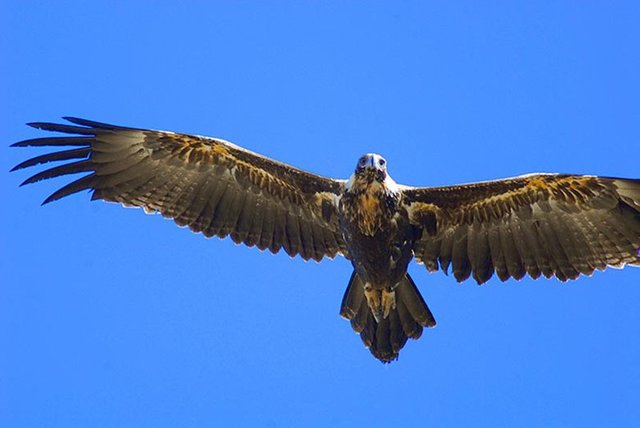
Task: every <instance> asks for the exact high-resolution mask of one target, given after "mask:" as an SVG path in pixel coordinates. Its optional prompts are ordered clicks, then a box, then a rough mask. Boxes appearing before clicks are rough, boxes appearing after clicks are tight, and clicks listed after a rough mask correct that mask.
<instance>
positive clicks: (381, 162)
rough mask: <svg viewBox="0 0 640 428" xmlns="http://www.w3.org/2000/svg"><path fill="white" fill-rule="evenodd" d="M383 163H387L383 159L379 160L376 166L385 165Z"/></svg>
mask: <svg viewBox="0 0 640 428" xmlns="http://www.w3.org/2000/svg"><path fill="white" fill-rule="evenodd" d="M385 163H387V161H386V160H384V159H380V160H379V161H378V165H380V166H384V164H385Z"/></svg>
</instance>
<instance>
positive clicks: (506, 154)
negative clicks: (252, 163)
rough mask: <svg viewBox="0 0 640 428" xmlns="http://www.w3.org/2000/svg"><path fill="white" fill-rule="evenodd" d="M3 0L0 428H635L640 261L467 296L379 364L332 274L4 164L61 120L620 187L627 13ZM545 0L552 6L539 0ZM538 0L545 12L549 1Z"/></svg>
mask: <svg viewBox="0 0 640 428" xmlns="http://www.w3.org/2000/svg"><path fill="white" fill-rule="evenodd" d="M177 3H178V2H151V1H148V2H124V1H122V2H101V1H59V2H58V1H57V2H41V1H38V2H36V1H25V0H20V1H17V0H16V1H5V2H3V3H2V5H1V6H0V25H1V26H2V32H1V33H2V35H1V36H0V51H1V52H2V55H0V77H1V78H0V92H1V93H2V96H1V98H0V101H1V102H0V109H1V112H0V113H1V114H0V141H2V145H3V147H4V148H2V153H3V155H2V156H0V170H1V171H4V172H2V173H1V174H2V180H1V181H0V184H1V188H0V192H1V194H0V196H2V201H3V205H2V209H1V210H0V221H1V223H2V225H3V226H2V228H3V232H2V235H1V247H0V251H1V254H0V268H1V271H2V282H1V284H0V349H2V351H1V352H0V426H12V427H23V426H26V427H28V426H33V427H35V426H38V427H53V426H56V427H86V426H94V427H126V426H154V427H158V426H193V427H198V426H215V425H218V426H272V427H280V426H343V427H356V426H372V427H375V426H389V425H392V424H395V425H397V426H427V425H429V426H462V425H464V426H491V427H495V426H516V425H517V426H558V427H560V426H605V425H606V426H639V425H640V393H639V391H640V311H639V310H638V307H639V305H640V269H625V270H622V271H617V270H609V271H607V272H604V273H597V274H596V275H594V276H593V277H592V278H581V279H580V280H578V281H575V282H572V283H568V284H561V283H559V282H557V281H555V280H539V281H530V280H528V279H525V280H523V281H520V282H519V283H514V282H510V283H508V284H504V285H503V284H500V283H499V282H498V281H497V280H492V281H490V282H489V283H488V284H487V285H485V286H483V287H478V286H476V285H475V283H472V282H467V283H465V284H464V285H458V284H457V283H455V281H454V280H453V279H452V278H451V277H447V276H444V275H442V274H441V273H437V274H428V273H427V272H426V270H425V269H424V268H423V267H422V266H418V265H412V266H411V267H410V272H411V274H412V275H413V277H414V279H415V281H416V282H417V283H418V285H419V287H420V289H421V290H422V293H423V295H424V296H425V299H426V300H427V301H428V303H429V304H430V307H431V309H432V310H433V312H434V314H435V316H436V319H437V320H438V326H437V328H436V329H434V330H431V331H425V333H424V335H423V337H422V339H420V340H419V341H417V342H414V341H412V342H410V343H408V344H407V346H406V347H405V349H404V350H403V352H402V353H401V355H400V359H399V361H397V362H394V363H393V364H391V365H387V366H384V365H382V364H380V363H379V362H378V361H376V360H375V359H373V358H372V356H371V355H370V354H369V352H368V351H367V350H366V349H365V348H364V347H363V346H362V344H361V342H360V339H359V337H358V336H357V335H355V334H354V333H353V332H352V330H351V328H350V326H349V324H348V322H346V321H344V320H342V319H341V318H340V317H339V316H338V309H339V304H340V299H341V297H342V294H343V291H344V288H345V286H346V284H347V280H348V278H349V274H350V273H351V267H350V265H349V264H348V263H347V262H346V261H345V260H342V259H339V260H335V261H325V262H323V263H321V264H316V263H313V262H311V263H304V262H303V261H302V260H300V259H293V260H292V259H289V258H288V257H287V256H286V255H283V254H280V255H277V256H273V255H271V254H269V253H261V252H259V251H257V250H256V249H248V248H244V247H239V246H236V245H234V244H233V243H232V242H230V241H228V240H219V239H209V240H207V239H204V238H203V237H201V236H199V235H195V234H192V233H190V232H189V231H188V230H184V229H179V228H177V227H175V226H174V225H173V223H172V222H170V221H166V220H163V219H162V218H161V217H159V216H149V215H145V214H144V213H143V212H142V211H141V210H134V209H123V208H122V207H120V206H118V205H115V204H106V203H103V202H90V201H89V195H88V194H79V195H75V196H73V197H70V198H67V199H65V200H62V201H60V202H57V203H55V204H50V205H48V206H45V207H40V202H41V201H42V200H43V199H44V198H45V197H46V196H47V195H49V194H50V193H51V192H52V191H53V190H54V189H55V188H57V187H60V186H61V185H62V184H63V183H66V182H67V181H66V180H64V179H61V180H55V181H54V180H52V181H50V182H45V183H38V184H36V185H32V186H27V187H25V188H18V184H19V183H20V182H21V181H22V180H23V179H25V178H26V177H27V173H26V172H20V173H12V174H9V173H8V170H9V169H10V168H11V167H12V166H13V165H15V164H16V163H18V162H19V161H22V160H24V159H25V158H27V157H31V156H34V155H35V154H37V153H40V152H39V151H38V150H35V149H31V150H29V149H9V148H8V145H9V144H10V143H13V142H15V141H18V140H21V139H26V138H33V137H37V136H42V135H43V134H42V133H41V132H38V131H36V130H32V129H29V128H27V127H26V126H24V125H23V124H24V123H25V122H28V121H37V120H39V121H53V120H57V119H58V118H59V117H60V116H64V115H75V116H79V117H86V118H89V119H94V120H101V121H106V122H113V123H117V124H123V125H132V126H138V127H147V128H160V129H168V130H175V131H182V132H189V133H197V134H204V135H210V136H218V137H222V138H225V139H228V140H231V141H233V142H235V143H237V144H239V145H242V146H245V147H248V148H250V149H252V150H254V151H257V152H260V153H263V154H266V155H269V156H271V157H274V158H276V159H280V160H283V161H285V162H288V163H291V164H294V165H297V166H300V167H302V168H305V169H308V170H310V171H313V172H316V173H320V174H324V175H328V176H332V177H340V178H346V177H347V176H348V175H350V173H351V171H352V170H353V168H354V166H355V162H356V160H357V158H358V156H359V155H361V154H362V153H366V152H372V151H375V152H379V153H381V154H383V155H384V156H385V157H386V158H387V160H388V162H389V169H390V173H391V175H392V176H393V177H394V178H395V179H396V181H398V182H401V183H405V184H413V185H440V184H453V183H461V182H470V181H476V180H487V179H493V178H501V177H509V176H514V175H519V174H523V173H528V172H535V171H548V172H572V173H590V174H600V175H610V176H628V177H640V156H639V154H640V102H639V100H640V77H639V76H640V55H639V53H638V52H639V51H638V45H639V44H640V26H639V25H638V22H640V4H639V3H638V2H631V1H629V2H624V1H621V2H615V3H611V2H604V1H602V2H596V1H585V2H583V1H580V2H578V1H573V2H511V1H504V2H455V3H456V5H455V6H452V3H453V2H409V1H402V2H366V3H365V2H356V1H351V2H338V1H332V2H318V1H300V2H284V1H273V2H271V1H270V2H266V1H242V2H236V1H224V2H223V1H216V2H210V3H208V2H189V5H188V6H177ZM533 3H544V4H533ZM552 3H553V4H552Z"/></svg>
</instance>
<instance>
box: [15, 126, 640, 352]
mask: <svg viewBox="0 0 640 428" xmlns="http://www.w3.org/2000/svg"><path fill="white" fill-rule="evenodd" d="M65 119H66V120H67V121H68V122H70V123H71V124H56V123H43V122H37V123H30V124H29V125H30V126H32V127H34V128H38V129H42V130H46V131H55V132H59V133H63V134H67V135H64V136H54V137H47V138H35V139H30V140H25V141H21V142H18V143H15V144H13V146H16V147H28V146H29V147H32V146H51V147H55V148H62V147H65V146H68V147H71V148H70V149H64V150H60V151H55V152H51V153H47V154H44V155H41V156H37V157H34V158H32V159H29V160H27V161H25V162H22V163H21V164H19V165H17V166H16V167H15V168H13V170H18V169H22V168H27V167H31V166H34V165H37V164H43V163H49V162H55V161H63V163H62V164H60V165H58V166H55V167H53V168H50V169H47V170H44V171H42V172H39V173H37V174H35V175H33V176H32V177H30V178H28V179H27V180H25V181H24V182H23V183H22V184H23V185H24V184H29V183H34V182H37V181H40V180H44V179H48V178H53V177H59V176H63V175H67V174H76V173H86V174H85V175H84V176H82V177H81V178H79V179H77V180H75V181H73V182H71V183H69V184H67V185H65V186H64V187H62V188H61V189H59V190H58V191H56V192H55V193H53V194H52V195H51V196H49V197H48V198H47V199H46V200H45V201H44V203H48V202H52V201H55V200H57V199H60V198H62V197H65V196H68V195H71V194H73V193H76V192H79V191H82V190H90V191H91V192H92V199H104V200H106V201H110V202H119V203H121V204H123V205H125V206H136V207H142V208H144V210H145V211H147V212H159V213H161V214H162V215H163V216H164V217H167V218H171V219H173V220H174V221H175V222H176V223H177V224H178V225H180V226H188V227H189V228H190V229H191V230H192V231H194V232H198V233H202V234H204V235H205V236H207V237H211V236H219V237H221V238H224V237H226V236H229V237H231V239H232V240H233V241H234V242H236V243H244V244H246V245H248V246H250V247H252V246H256V247H258V248H259V249H261V250H266V249H268V250H269V251H271V252H272V253H277V252H279V251H280V250H284V251H285V252H286V253H287V254H288V255H290V256H291V257H294V256H296V255H299V256H301V257H302V258H303V259H304V260H309V259H314V260H317V261H320V260H322V259H323V258H325V257H328V258H334V257H336V256H337V255H340V256H343V257H345V258H347V259H348V260H349V261H350V262H351V264H352V265H353V273H352V275H351V278H350V279H349V282H348V285H347V289H346V291H345V294H344V297H343V299H342V305H341V308H340V314H341V315H342V316H343V317H344V318H346V319H348V320H349V321H350V322H351V326H352V328H353V329H354V330H355V331H356V332H357V333H359V334H360V337H361V339H362V341H363V342H364V344H365V346H366V347H367V348H369V350H370V351H371V353H372V354H373V355H374V356H375V357H376V358H378V359H379V360H381V361H382V362H385V363H388V362H391V361H393V360H395V359H397V357H398V354H399V352H400V350H401V349H402V348H403V346H404V345H405V343H406V342H407V340H408V338H413V339H418V338H419V337H420V336H421V334H422V331H423V328H424V327H433V326H435V324H436V321H435V319H434V317H433V315H432V313H431V311H430V310H429V307H428V306H427V304H426V303H425V301H424V299H423V298H422V296H421V295H420V292H419V291H418V289H417V287H416V285H415V283H414V282H413V280H412V279H411V277H410V276H409V274H408V273H407V266H408V264H409V262H410V261H411V260H412V259H414V258H415V259H416V261H417V262H418V263H421V264H424V265H425V267H426V268H427V270H428V271H430V272H432V271H438V270H441V271H443V272H444V273H448V272H449V271H451V272H452V273H453V276H454V277H455V279H456V280H457V281H459V282H461V281H464V280H466V279H467V278H469V276H472V277H473V279H475V280H476V282H477V283H478V284H482V283H484V282H486V281H487V280H488V279H489V278H491V277H492V275H493V274H494V273H495V274H496V275H497V276H498V278H499V279H500V280H502V281H506V280H507V279H509V278H514V279H516V280H518V279H521V278H522V277H523V276H525V275H527V274H528V275H529V276H531V277H532V278H538V277H540V276H541V275H542V276H545V277H547V278H550V277H552V276H555V277H556V278H558V279H559V280H560V281H566V280H568V279H576V278H578V277H579V276H580V275H581V274H582V275H591V274H592V273H593V272H594V270H596V269H598V270H603V269H605V268H606V267H607V266H613V267H617V268H621V267H623V266H625V265H631V266H640V254H639V249H640V179H624V178H612V177H599V176H589V175H571V174H530V175H524V176H520V177H515V178H507V179H503V180H495V181H486V182H479V183H471V184H462V185H454V186H446V187H411V186H405V185H401V184H397V183H396V182H395V181H393V179H392V178H391V177H390V176H389V174H388V172H387V162H386V160H385V159H384V158H383V157H382V156H380V155H378V154H373V153H369V154H365V155H363V156H362V157H361V158H360V159H358V161H357V163H356V166H355V170H354V172H353V173H352V174H351V176H350V178H349V179H347V180H338V179H332V178H327V177H323V176H320V175H316V174H312V173H309V172H306V171H303V170H301V169H298V168H295V167H293V166H290V165H287V164H284V163H282V162H278V161H276V160H273V159H269V158H267V157H265V156H262V155H259V154H257V153H253V152H251V151H248V150H245V149H243V148H241V147H238V146H236V145H234V144H232V143H230V142H228V141H225V140H222V139H218V138H208V137H202V136H195V135H187V134H179V133H174V132H166V131H154V130H148V129H138V128H128V127H122V126H115V125H109V124H105V123H99V122H93V121H89V120H85V119H78V118H72V117H68V118H65ZM65 161H66V162H65Z"/></svg>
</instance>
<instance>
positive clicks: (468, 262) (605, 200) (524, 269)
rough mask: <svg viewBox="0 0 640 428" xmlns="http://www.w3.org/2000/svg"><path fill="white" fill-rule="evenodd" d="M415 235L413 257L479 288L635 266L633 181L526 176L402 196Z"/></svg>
mask: <svg viewBox="0 0 640 428" xmlns="http://www.w3.org/2000/svg"><path fill="white" fill-rule="evenodd" d="M404 198H405V204H406V206H407V210H408V212H409V215H410V219H411V221H412V222H413V223H414V224H415V225H418V226H419V227H420V228H421V229H422V236H421V238H420V240H419V241H418V242H417V243H416V246H415V256H416V259H417V260H418V261H419V262H422V263H424V264H425V266H426V267H427V269H428V270H430V271H436V270H439V269H441V270H443V271H444V272H445V273H446V272H448V270H449V268H451V270H452V272H453V274H454V276H455V278H456V279H457V280H458V281H463V280H465V279H467V278H468V277H469V276H470V275H472V276H473V278H474V279H475V280H476V281H477V282H478V283H479V284H482V283H483V282H485V281H487V280H488V279H489V278H491V276H492V275H493V273H494V272H495V273H496V274H497V275H498V277H499V278H500V279H501V280H502V281H505V280H507V279H508V278H515V279H520V278H522V277H523V276H524V275H525V274H529V275H530V276H531V277H532V278H538V277H539V276H540V275H543V276H545V277H547V278H549V277H552V276H556V277H557V278H558V279H560V280H561V281H566V280H567V279H575V278H577V277H578V276H579V275H580V274H583V275H591V274H592V273H593V271H594V270H596V269H598V270H603V269H605V268H606V267H607V266H613V267H622V266H624V265H634V266H640V254H639V252H638V251H639V249H640V180H637V179H623V178H609V177H597V176H581V175H561V174H533V175H528V176H522V177H517V178H512V179H505V180H497V181H489V182H483V183H475V184H467V185H459V186H449V187H435V188H407V189H405V190H404Z"/></svg>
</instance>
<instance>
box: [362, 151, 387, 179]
mask: <svg viewBox="0 0 640 428" xmlns="http://www.w3.org/2000/svg"><path fill="white" fill-rule="evenodd" d="M355 176H356V178H358V179H361V180H366V181H368V182H372V181H374V180H375V181H378V182H380V183H382V182H384V180H385V178H387V161H386V160H385V159H384V158H383V157H382V156H380V155H378V154H376V153H367V154H366V155H362V156H361V157H360V159H358V164H357V165H356V171H355Z"/></svg>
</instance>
